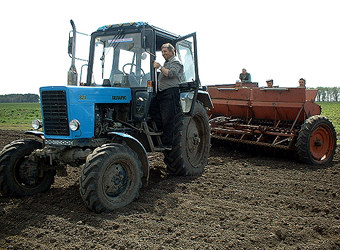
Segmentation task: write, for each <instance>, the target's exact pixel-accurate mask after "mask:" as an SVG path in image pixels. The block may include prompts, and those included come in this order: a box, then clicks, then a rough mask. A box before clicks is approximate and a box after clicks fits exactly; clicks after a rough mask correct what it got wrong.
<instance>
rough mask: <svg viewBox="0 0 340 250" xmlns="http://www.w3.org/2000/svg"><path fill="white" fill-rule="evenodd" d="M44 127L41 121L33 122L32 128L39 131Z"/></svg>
mask: <svg viewBox="0 0 340 250" xmlns="http://www.w3.org/2000/svg"><path fill="white" fill-rule="evenodd" d="M41 127H42V122H41V121H40V120H33V121H32V128H33V129H35V130H37V129H39V128H41Z"/></svg>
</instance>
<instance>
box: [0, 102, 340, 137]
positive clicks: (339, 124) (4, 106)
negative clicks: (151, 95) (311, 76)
mask: <svg viewBox="0 0 340 250" xmlns="http://www.w3.org/2000/svg"><path fill="white" fill-rule="evenodd" d="M318 104H320V105H321V108H322V115H325V116H327V117H328V118H329V119H330V120H331V121H332V123H333V124H334V126H335V130H336V132H337V135H338V140H339V139H340V112H339V110H340V102H319V103H318ZM34 119H41V113H40V105H39V103H0V129H15V130H17V129H18V130H25V129H31V123H32V120H34Z"/></svg>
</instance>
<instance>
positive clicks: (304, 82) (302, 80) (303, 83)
mask: <svg viewBox="0 0 340 250" xmlns="http://www.w3.org/2000/svg"><path fill="white" fill-rule="evenodd" d="M299 87H300V88H306V79H304V78H300V79H299Z"/></svg>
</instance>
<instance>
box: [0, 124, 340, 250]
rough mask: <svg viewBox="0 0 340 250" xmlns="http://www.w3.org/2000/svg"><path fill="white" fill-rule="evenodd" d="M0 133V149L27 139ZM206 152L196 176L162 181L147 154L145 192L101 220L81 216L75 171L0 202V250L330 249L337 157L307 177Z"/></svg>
mask: <svg viewBox="0 0 340 250" xmlns="http://www.w3.org/2000/svg"><path fill="white" fill-rule="evenodd" d="M27 137H28V136H26V135H24V134H23V133H22V132H18V131H9V130H6V131H4V130H0V149H2V148H3V147H4V146H5V145H6V144H8V143H9V142H11V141H13V140H16V139H19V138H27ZM254 151H256V152H259V151H260V152H263V151H264V150H250V152H249V151H248V152H246V151H244V150H236V149H235V148H234V146H226V145H224V144H219V145H214V146H213V147H212V148H211V151H210V157H209V162H208V166H207V167H206V168H205V171H204V173H203V174H202V175H201V176H197V177H176V176H170V175H168V174H167V173H166V171H165V170H166V167H165V164H164V163H163V155H162V154H150V155H149V156H148V157H149V160H150V164H151V167H152V168H151V175H150V182H149V186H147V187H144V188H142V189H141V192H140V196H139V198H138V199H137V200H136V201H134V202H132V203H131V204H130V205H128V206H126V207H124V208H121V209H118V210H116V211H114V212H111V213H102V214H97V213H94V212H91V211H89V210H88V209H87V208H86V207H85V205H84V204H83V201H82V199H81V196H80V194H79V171H80V168H74V167H70V168H68V170H67V172H68V176H67V177H56V180H55V183H54V184H53V186H52V187H51V189H50V190H49V191H48V192H46V193H42V194H38V195H35V196H32V197H25V198H20V199H19V198H7V197H3V196H0V249H2V248H4V249H286V248H287V249H340V153H339V149H338V148H337V152H336V155H335V157H334V159H333V161H332V163H331V164H328V165H327V166H322V167H317V168H313V167H311V166H309V165H305V164H301V163H299V162H297V161H296V160H295V159H294V158H293V157H292V156H291V155H289V154H282V153H281V152H279V153H280V155H276V156H275V155H273V152H271V153H270V154H263V153H261V155H257V154H256V153H254Z"/></svg>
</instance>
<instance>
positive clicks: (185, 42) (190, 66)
mask: <svg viewBox="0 0 340 250" xmlns="http://www.w3.org/2000/svg"><path fill="white" fill-rule="evenodd" d="M176 51H177V57H178V58H179V59H180V60H181V62H182V64H183V70H184V77H183V78H184V79H183V83H196V84H197V85H200V81H199V76H198V64H197V42H196V33H191V34H189V35H186V36H183V37H180V38H179V39H177V40H176ZM196 84H195V85H196Z"/></svg>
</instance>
